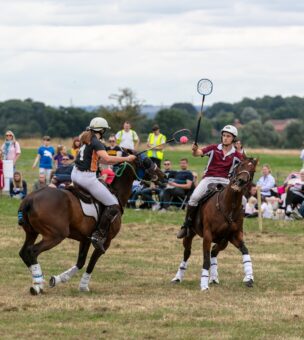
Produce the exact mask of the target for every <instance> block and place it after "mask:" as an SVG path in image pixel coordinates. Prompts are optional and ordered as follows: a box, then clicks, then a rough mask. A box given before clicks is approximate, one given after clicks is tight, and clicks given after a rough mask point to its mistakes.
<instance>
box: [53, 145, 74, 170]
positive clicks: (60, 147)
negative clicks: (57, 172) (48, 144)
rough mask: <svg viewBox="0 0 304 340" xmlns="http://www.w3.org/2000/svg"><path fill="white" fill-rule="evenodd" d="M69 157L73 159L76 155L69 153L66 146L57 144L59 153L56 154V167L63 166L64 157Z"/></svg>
mask: <svg viewBox="0 0 304 340" xmlns="http://www.w3.org/2000/svg"><path fill="white" fill-rule="evenodd" d="M64 157H65V158H68V160H69V161H70V160H73V159H74V157H73V156H72V155H70V154H69V153H67V151H66V147H65V146H64V145H60V144H59V145H58V146H57V153H56V155H55V156H54V161H55V167H56V168H60V167H61V166H63V162H62V160H63V158H64Z"/></svg>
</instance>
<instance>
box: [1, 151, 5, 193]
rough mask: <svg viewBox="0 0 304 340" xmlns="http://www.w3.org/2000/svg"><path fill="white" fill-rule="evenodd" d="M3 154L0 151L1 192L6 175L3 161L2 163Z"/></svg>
mask: <svg viewBox="0 0 304 340" xmlns="http://www.w3.org/2000/svg"><path fill="white" fill-rule="evenodd" d="M2 157H3V153H2V150H0V191H2V189H3V188H4V173H3V161H2Z"/></svg>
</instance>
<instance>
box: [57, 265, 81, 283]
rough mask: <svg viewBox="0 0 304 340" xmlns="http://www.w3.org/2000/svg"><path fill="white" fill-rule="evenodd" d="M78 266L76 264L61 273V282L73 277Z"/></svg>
mask: <svg viewBox="0 0 304 340" xmlns="http://www.w3.org/2000/svg"><path fill="white" fill-rule="evenodd" d="M78 270H79V269H78V268H77V267H76V266H73V267H71V268H70V269H68V270H67V271H65V272H64V273H61V274H59V278H60V282H67V281H69V280H70V278H71V277H73V276H74V275H75V274H76V273H77V272H78Z"/></svg>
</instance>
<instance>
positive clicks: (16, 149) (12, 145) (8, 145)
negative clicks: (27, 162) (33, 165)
mask: <svg viewBox="0 0 304 340" xmlns="http://www.w3.org/2000/svg"><path fill="white" fill-rule="evenodd" d="M1 150H2V154H3V160H12V161H13V163H14V167H15V166H16V162H17V160H18V158H19V157H20V155H21V148H20V145H19V143H18V142H17V141H16V138H15V135H14V133H13V132H12V131H10V130H9V131H7V132H6V134H5V141H4V143H3V144H2V146H1Z"/></svg>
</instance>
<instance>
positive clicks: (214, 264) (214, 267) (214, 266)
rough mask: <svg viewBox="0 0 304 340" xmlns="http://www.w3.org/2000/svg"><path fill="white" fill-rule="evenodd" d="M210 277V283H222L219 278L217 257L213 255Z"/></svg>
mask: <svg viewBox="0 0 304 340" xmlns="http://www.w3.org/2000/svg"><path fill="white" fill-rule="evenodd" d="M210 264H211V266H210V279H209V283H220V281H219V279H218V272H217V258H216V257H211V260H210Z"/></svg>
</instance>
